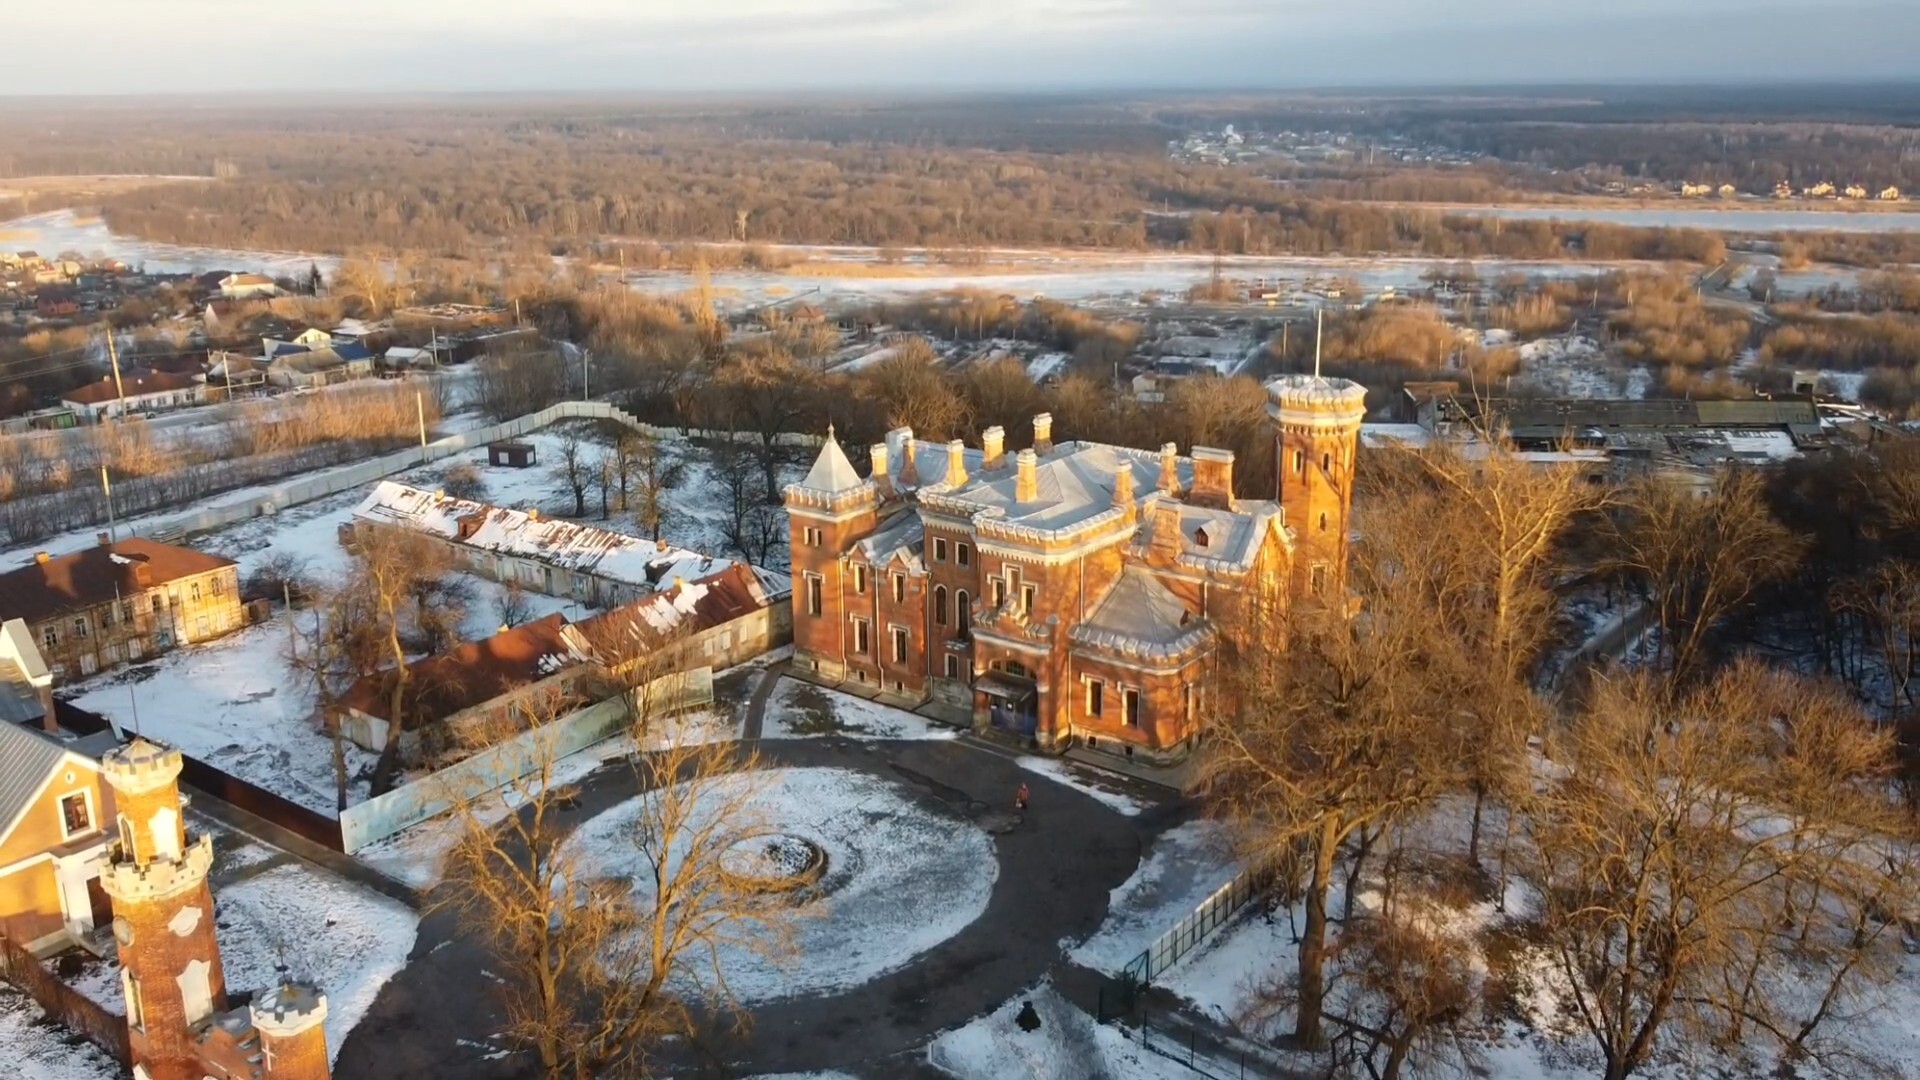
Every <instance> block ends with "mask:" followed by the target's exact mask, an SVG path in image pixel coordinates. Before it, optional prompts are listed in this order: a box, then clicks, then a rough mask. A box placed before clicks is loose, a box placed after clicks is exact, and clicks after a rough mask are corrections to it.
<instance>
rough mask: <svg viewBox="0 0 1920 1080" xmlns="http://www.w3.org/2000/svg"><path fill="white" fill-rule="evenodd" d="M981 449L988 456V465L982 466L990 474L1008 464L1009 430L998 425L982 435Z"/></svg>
mask: <svg viewBox="0 0 1920 1080" xmlns="http://www.w3.org/2000/svg"><path fill="white" fill-rule="evenodd" d="M980 449H981V450H982V451H983V452H984V453H985V454H986V458H987V461H986V464H985V465H983V466H981V467H982V468H984V469H985V470H986V471H988V472H992V471H993V470H995V469H997V468H999V467H1000V466H1002V465H1005V464H1006V460H1005V459H1006V456H1007V429H1006V428H1003V427H1001V426H1000V425H998V424H995V425H994V426H992V427H990V428H988V429H987V430H985V431H983V432H981V433H980Z"/></svg>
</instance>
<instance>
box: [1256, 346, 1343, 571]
mask: <svg viewBox="0 0 1920 1080" xmlns="http://www.w3.org/2000/svg"><path fill="white" fill-rule="evenodd" d="M1267 415H1268V417H1270V418H1271V419H1272V421H1273V424H1274V428H1275V433H1274V439H1275V444H1276V445H1275V449H1276V453H1275V455H1274V471H1275V473H1276V487H1277V491H1276V495H1275V497H1276V498H1277V499H1279V501H1280V507H1281V510H1282V512H1283V513H1284V515H1285V518H1286V524H1287V527H1288V529H1289V530H1291V531H1292V533H1293V538H1294V550H1293V582H1292V585H1293V594H1294V595H1295V596H1320V597H1337V596H1341V595H1343V594H1344V593H1345V591H1346V582H1347V538H1348V535H1349V532H1350V528H1349V521H1348V517H1349V514H1350V513H1351V511H1352V508H1353V476H1354V464H1355V457H1356V454H1357V451H1358V448H1359V441H1360V423H1361V421H1362V420H1364V419H1365V418H1366V415H1367V389H1366V387H1364V386H1361V385H1360V384H1359V383H1356V382H1352V381H1351V380H1348V379H1329V378H1322V377H1320V376H1318V375H1284V376H1281V377H1280V378H1278V379H1275V380H1273V381H1272V382H1269V383H1268V384H1267Z"/></svg>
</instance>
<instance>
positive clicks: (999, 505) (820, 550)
mask: <svg viewBox="0 0 1920 1080" xmlns="http://www.w3.org/2000/svg"><path fill="white" fill-rule="evenodd" d="M1268 395H1269V399H1270V405H1269V415H1270V416H1271V418H1272V422H1273V425H1274V429H1275V439H1276V444H1277V447H1278V453H1277V458H1276V460H1277V461H1278V462H1279V465H1280V475H1279V476H1278V477H1277V478H1276V483H1275V485H1274V489H1273V490H1274V491H1275V493H1276V494H1277V496H1278V498H1277V500H1273V501H1270V500H1259V499H1241V498H1238V497H1236V496H1235V494H1234V478H1233V465H1234V458H1233V455H1232V454H1231V453H1228V452H1226V451H1223V450H1216V449H1210V448H1207V447H1195V448H1194V449H1193V450H1192V452H1191V453H1190V454H1188V455H1182V454H1180V453H1179V452H1178V449H1177V447H1175V446H1173V445H1171V444H1169V445H1167V446H1164V447H1162V448H1161V449H1160V450H1159V451H1158V452H1157V453H1156V452H1153V451H1144V450H1136V449H1132V448H1129V447H1121V446H1109V445H1105V444H1100V443H1086V442H1067V443H1060V444H1056V443H1054V441H1053V435H1052V418H1051V417H1050V416H1048V415H1046V414H1042V415H1040V416H1038V417H1036V418H1035V419H1034V423H1033V446H1032V448H1031V449H1027V450H1022V451H1020V452H1019V453H1017V454H1016V453H1010V452H1008V450H1007V448H1006V437H1005V433H1004V432H1003V431H1002V430H1001V429H999V428H990V429H988V430H987V431H986V432H985V433H984V435H983V438H982V445H981V446H980V447H979V448H977V449H975V448H970V447H967V446H964V445H963V444H961V443H960V442H959V441H954V442H950V443H933V442H927V441H923V440H920V439H916V438H914V437H913V433H912V432H911V431H910V430H908V429H905V428H902V429H899V430H896V431H894V432H890V433H889V434H888V436H887V440H886V442H884V443H882V444H879V445H876V446H874V447H873V448H872V451H871V462H872V464H871V469H870V471H869V474H868V476H867V477H866V478H865V479H862V478H861V477H860V475H859V474H858V473H857V472H856V471H855V470H854V467H853V465H852V463H851V462H850V461H848V459H847V456H846V454H845V453H844V452H843V451H842V450H841V448H840V445H839V443H838V442H836V441H835V440H834V438H833V436H832V433H831V432H829V433H828V437H827V440H826V443H825V444H824V445H823V446H822V448H821V450H820V454H819V457H818V459H817V460H816V461H815V462H814V465H813V468H812V469H811V470H810V471H809V472H808V474H807V476H806V478H805V479H803V480H802V481H801V482H800V483H798V484H795V485H792V486H790V487H789V488H788V489H787V492H786V502H787V512H788V515H789V518H790V521H791V527H792V552H793V571H794V593H793V634H794V664H795V666H796V668H798V669H800V670H802V671H804V672H807V673H809V674H811V675H812V676H814V677H816V678H819V679H821V680H823V681H827V682H836V683H837V682H852V683H857V684H862V685H864V686H865V687H867V688H869V689H871V690H872V691H875V692H878V693H879V694H880V695H881V696H882V697H885V698H888V699H891V700H895V701H898V702H900V703H902V704H919V703H924V702H933V703H935V707H936V708H939V709H941V710H943V711H950V712H952V713H954V714H956V715H964V716H966V717H969V718H970V719H971V722H972V724H973V726H974V728H975V729H976V730H980V731H999V732H1002V733H1005V734H1008V735H1011V736H1014V737H1016V738H1020V739H1023V740H1028V741H1030V742H1031V743H1032V744H1034V745H1037V746H1038V747H1040V748H1042V749H1045V750H1051V751H1060V750H1064V749H1066V748H1067V747H1070V746H1073V745H1076V744H1081V745H1086V746H1089V747H1091V748H1093V749H1096V750H1108V751H1111V752H1116V753H1123V754H1125V755H1127V756H1130V757H1131V756H1136V755H1137V756H1142V757H1146V758H1149V759H1153V760H1161V761H1166V760H1171V759H1176V758H1178V757H1181V756H1183V755H1184V754H1186V753H1187V752H1188V751H1189V750H1190V749H1191V748H1192V746H1193V741H1194V738H1195V736H1197V735H1198V734H1199V732H1200V730H1201V726H1202V720H1203V717H1204V716H1205V714H1206V711H1207V707H1208V701H1209V698H1210V696H1211V695H1212V694H1214V693H1215V685H1214V684H1215V671H1214V664H1215V657H1216V655H1217V650H1218V647H1219V646H1220V644H1221V638H1222V635H1223V633H1225V632H1227V630H1228V628H1229V627H1231V625H1232V624H1233V622H1234V620H1235V617H1236V615H1235V613H1236V610H1237V608H1238V605H1240V604H1242V603H1244V602H1247V601H1249V600H1257V601H1258V602H1261V603H1263V604H1265V603H1274V604H1285V603H1288V602H1290V600H1289V598H1294V599H1298V598H1310V599H1308V601H1307V602H1318V601H1317V600H1314V599H1311V598H1316V597H1317V598H1320V599H1324V600H1329V601H1332V600H1334V598H1339V597H1344V595H1345V588H1346V587H1345V573H1346V555H1347V534H1348V526H1347V517H1348V509H1349V499H1350V493H1351V490H1352V483H1351V481H1352V477H1353V468H1354V453H1355V447H1356V441H1357V436H1358V433H1359V430H1360V421H1361V418H1362V417H1363V416H1364V414H1365V411H1366V409H1365V398H1366V391H1365V390H1364V388H1362V387H1360V386H1358V385H1357V384H1354V383H1351V382H1348V381H1346V380H1344V379H1321V378H1317V377H1309V376H1295V377H1289V378H1284V379H1280V380H1276V381H1275V382H1273V383H1272V384H1270V385H1269V387H1268Z"/></svg>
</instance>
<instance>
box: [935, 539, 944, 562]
mask: <svg viewBox="0 0 1920 1080" xmlns="http://www.w3.org/2000/svg"><path fill="white" fill-rule="evenodd" d="M933 561H934V562H946V561H947V542H946V540H944V539H942V538H941V537H938V536H936V537H934V538H933Z"/></svg>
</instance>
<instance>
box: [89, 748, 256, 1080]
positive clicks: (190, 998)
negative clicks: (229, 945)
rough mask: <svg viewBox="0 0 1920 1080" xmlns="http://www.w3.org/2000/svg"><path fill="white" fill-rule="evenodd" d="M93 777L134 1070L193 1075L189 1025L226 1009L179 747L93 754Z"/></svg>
mask: <svg viewBox="0 0 1920 1080" xmlns="http://www.w3.org/2000/svg"><path fill="white" fill-rule="evenodd" d="M100 775H101V776H102V777H103V778H104V779H105V780H106V781H107V782H108V783H109V784H111V785H113V797H114V805H115V806H116V807H117V808H118V817H117V820H116V825H117V828H118V829H119V838H118V840H117V842H116V843H115V844H114V846H113V848H112V850H111V852H110V853H109V854H108V857H107V865H106V867H105V868H104V869H103V870H102V871H101V874H100V885H101V888H103V889H105V890H106V893H107V896H108V897H109V898H111V899H112V901H113V916H114V917H113V932H114V938H115V939H116V940H117V941H118V943H119V947H120V979H121V989H122V990H123V991H124V992H125V994H126V1003H127V1033H128V1038H129V1041H130V1042H131V1044H132V1047H133V1060H134V1065H135V1069H134V1074H135V1075H136V1076H140V1075H143V1070H144V1075H145V1076H146V1077H148V1078H150V1080H201V1077H203V1076H205V1075H206V1072H205V1070H203V1069H202V1068H201V1067H200V1065H199V1053H198V1051H197V1049H196V1047H195V1045H194V1033H193V1028H194V1027H196V1026H197V1025H200V1024H202V1023H204V1022H205V1021H207V1020H208V1019H210V1018H212V1017H213V1016H214V1015H215V1014H216V1013H220V1012H224V1011H225V1010H226V1008H227V986H226V979H225V975H224V973H223V972H222V970H221V967H220V948H219V945H218V943H217V942H216V941H215V940H214V933H213V894H212V893H211V892H210V891H209V890H208V888H207V871H208V870H209V869H210V868H211V867H212V865H213V838H212V837H210V836H206V835H204V834H203V835H199V836H193V835H189V834H188V832H187V827H186V821H185V819H184V817H182V815H181V811H180V787H179V783H178V778H179V776H180V751H178V750H174V749H171V748H168V747H162V746H158V745H155V744H154V743H151V742H148V741H147V740H145V739H139V738H136V739H134V740H133V741H132V742H130V743H128V744H127V745H125V746H122V747H120V748H118V749H116V750H113V751H111V752H109V753H108V754H107V755H106V756H105V757H104V758H102V759H101V762H100Z"/></svg>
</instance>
